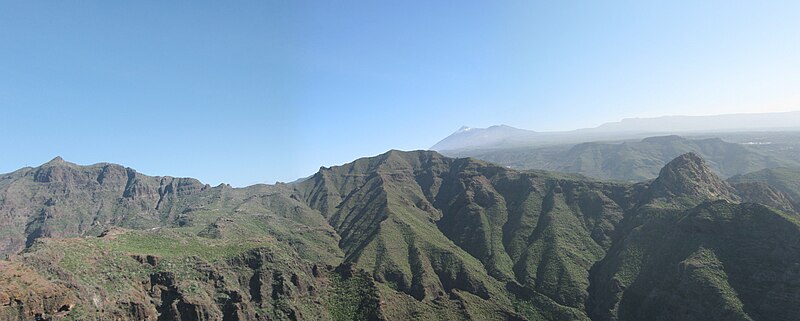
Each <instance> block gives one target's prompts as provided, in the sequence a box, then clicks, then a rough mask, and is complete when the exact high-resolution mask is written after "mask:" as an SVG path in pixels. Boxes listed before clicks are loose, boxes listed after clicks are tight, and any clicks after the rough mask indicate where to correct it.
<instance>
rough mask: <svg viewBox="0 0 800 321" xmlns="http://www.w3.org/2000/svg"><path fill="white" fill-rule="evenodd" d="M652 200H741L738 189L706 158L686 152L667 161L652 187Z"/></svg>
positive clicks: (650, 189)
mask: <svg viewBox="0 0 800 321" xmlns="http://www.w3.org/2000/svg"><path fill="white" fill-rule="evenodd" d="M649 191H650V196H651V199H657V198H664V199H667V200H675V199H677V198H683V199H690V200H716V199H724V200H728V201H738V199H739V198H738V196H736V193H735V191H734V189H733V188H732V187H731V186H730V185H729V184H728V183H726V182H725V181H724V180H722V179H721V178H720V177H719V176H717V174H716V173H714V171H712V170H711V168H710V167H709V166H708V163H706V161H705V160H703V158H701V157H700V156H698V155H697V154H695V153H686V154H683V155H681V156H678V157H677V158H675V159H673V160H672V161H670V162H669V163H667V165H666V166H664V168H662V169H661V172H660V173H659V174H658V178H656V179H655V181H653V183H652V184H651V185H650V188H649Z"/></svg>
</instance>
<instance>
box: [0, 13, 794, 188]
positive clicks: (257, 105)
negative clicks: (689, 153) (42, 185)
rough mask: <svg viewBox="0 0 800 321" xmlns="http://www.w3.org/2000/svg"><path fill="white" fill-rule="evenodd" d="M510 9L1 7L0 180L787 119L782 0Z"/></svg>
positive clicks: (250, 166)
mask: <svg viewBox="0 0 800 321" xmlns="http://www.w3.org/2000/svg"><path fill="white" fill-rule="evenodd" d="M645 2H646V3H647V4H645ZM504 3H505V5H498V2H495V1H478V2H468V1H457V2H456V1H393V2H392V3H389V1H349V2H344V1H288V0H282V1H252V2H246V1H236V5H234V4H233V2H223V1H214V2H210V1H209V2H204V1H128V2H123V1H41V2H33V1H5V0H0V122H2V123H0V135H2V136H1V137H2V139H0V150H2V157H0V172H9V171H12V170H14V169H16V168H19V167H22V166H26V165H30V166H36V165H39V164H41V163H43V162H45V161H47V160H49V159H51V158H53V157H54V156H55V155H61V156H63V157H64V158H65V159H67V160H69V161H72V162H76V163H79V164H90V163H96V162H102V161H107V162H115V163H121V164H123V165H126V166H130V167H133V168H136V169H137V170H139V171H141V172H143V173H145V174H151V175H174V176H191V177H197V178H200V179H201V180H203V181H205V182H207V183H211V184H216V183H219V182H228V183H231V184H234V185H238V186H242V185H247V184H252V183H257V182H273V181H275V180H279V181H290V180H293V179H295V178H298V177H301V176H306V175H309V174H312V173H313V172H315V171H316V170H317V169H318V167H319V166H320V165H325V166H329V165H334V164H340V163H344V162H347V161H350V160H353V159H355V158H357V157H360V156H367V155H375V154H379V153H382V152H384V151H386V150H388V149H391V148H396V149H404V150H410V149H424V148H428V147H430V146H431V145H433V144H434V143H436V142H437V141H438V140H439V139H441V138H443V137H445V136H447V135H448V134H450V133H451V132H453V131H455V130H456V129H458V128H459V127H460V126H461V125H469V126H473V127H486V126H490V125H493V124H508V125H511V126H515V127H520V128H526V129H532V130H563V129H574V128H578V127H591V126H596V125H599V124H600V123H603V122H607V121H615V120H619V119H621V118H624V117H636V116H639V117H641V116H659V115H674V114H687V115H704V114H719V113H730V112H758V111H788V110H797V109H800V108H798V105H800V5H798V3H797V2H796V1H786V2H767V1H747V2H738V1H702V3H698V1H626V2H614V3H610V2H606V1H602V2H601V1H586V2H582V1H538V2H537V1H518V2H511V1H509V2H504Z"/></svg>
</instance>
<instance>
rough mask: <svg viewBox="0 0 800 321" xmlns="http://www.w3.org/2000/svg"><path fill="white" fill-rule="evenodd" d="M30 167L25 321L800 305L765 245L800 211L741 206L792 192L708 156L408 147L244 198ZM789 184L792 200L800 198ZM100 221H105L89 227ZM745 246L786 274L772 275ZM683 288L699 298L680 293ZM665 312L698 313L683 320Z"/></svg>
mask: <svg viewBox="0 0 800 321" xmlns="http://www.w3.org/2000/svg"><path fill="white" fill-rule="evenodd" d="M15 173H17V174H15V175H10V174H5V175H0V217H4V218H6V219H8V218H15V219H16V220H17V221H19V220H21V219H23V218H24V219H25V220H27V223H30V222H33V224H16V225H5V224H4V225H3V226H4V227H5V228H6V230H5V231H4V232H3V233H0V235H6V234H8V228H10V227H15V228H16V229H17V232H16V233H32V234H34V235H33V240H34V241H33V242H30V244H24V245H22V246H23V247H25V250H24V251H23V252H21V253H17V254H12V255H11V257H10V260H8V261H0V263H2V264H4V266H6V267H7V269H6V270H5V271H0V280H10V281H8V282H7V283H6V285H5V287H3V286H0V301H2V302H11V303H10V304H8V305H4V306H0V316H2V317H4V318H5V319H10V320H22V319H25V318H29V317H32V316H33V315H35V314H41V315H43V316H46V317H48V318H54V319H58V318H60V317H64V318H74V319H84V320H100V319H107V318H109V317H113V318H119V319H142V320H161V319H181V320H208V319H224V320H267V319H270V320H273V319H279V320H280V319H285V320H292V319H332V320H348V319H363V320H395V319H409V318H421V319H445V320H464V319H476V320H477V319H490V320H491V319H506V320H508V319H510V320H540V319H544V320H563V319H569V320H636V319H642V318H644V319H654V318H662V319H665V320H679V319H687V318H689V319H691V318H692V317H694V318H698V317H702V316H707V315H718V316H720V317H723V318H727V317H730V318H741V319H752V320H766V319H780V318H783V317H785V316H787V315H789V314H787V313H791V312H792V311H794V310H792V308H791V304H792V302H793V301H791V300H789V299H785V298H791V297H792V296H793V295H797V296H800V287H794V286H793V285H791V284H788V285H787V286H785V287H783V288H781V287H779V286H778V285H779V284H781V282H785V281H783V280H788V279H787V278H789V277H790V275H792V274H791V273H794V272H792V271H793V270H792V269H793V268H792V267H791V266H789V265H785V264H782V263H777V262H779V261H780V260H789V261H791V260H794V259H797V258H800V251H796V249H794V248H787V249H785V251H784V254H783V256H782V257H781V258H779V259H776V258H772V257H765V255H769V253H770V252H769V251H765V250H764V249H763V248H764V246H774V245H773V244H783V243H785V244H794V243H791V242H793V241H792V240H795V239H800V223H799V222H798V219H797V215H798V214H796V213H795V212H783V210H782V209H775V208H773V207H767V206H763V205H755V204H749V203H739V195H738V193H739V192H740V188H748V189H747V191H749V194H748V195H749V196H747V197H744V199H747V200H750V201H759V200H761V199H764V200H769V199H774V200H777V199H779V198H775V197H774V196H775V195H777V194H775V193H767V192H763V191H760V190H758V189H757V188H760V187H753V186H745V187H738V186H739V185H737V184H740V183H743V182H745V179H740V180H739V181H735V182H734V183H733V184H731V183H728V182H725V181H724V180H722V179H721V178H719V177H718V175H717V174H716V173H714V172H713V170H712V169H711V168H710V167H709V165H708V164H707V163H706V162H705V161H704V160H703V159H701V158H700V157H699V156H698V155H695V154H684V155H681V156H679V157H677V158H676V159H674V160H673V161H672V162H670V163H668V164H667V166H665V167H664V169H663V170H662V173H661V175H659V177H658V178H656V179H655V180H652V181H646V182H642V183H636V184H633V183H625V182H609V181H602V180H596V179H591V178H587V177H583V176H580V175H574V174H562V173H555V172H547V171H537V170H534V171H516V170H512V169H508V168H505V167H503V166H498V165H495V164H491V163H488V162H485V161H481V160H477V159H470V158H449V157H445V156H443V155H441V154H439V153H436V152H433V151H412V152H403V151H396V150H392V151H388V152H386V153H384V154H381V155H377V156H374V157H366V158H361V159H358V160H355V161H353V162H351V163H347V164H344V165H341V166H333V167H327V168H326V167H323V168H321V169H320V170H319V171H318V172H317V173H316V174H314V175H312V176H311V177H309V178H308V179H306V180H303V181H299V182H295V183H292V184H277V185H254V186H249V187H245V188H231V187H227V186H225V185H220V186H218V187H210V186H208V185H202V183H200V182H199V181H197V182H195V181H192V180H190V179H186V181H180V180H176V179H173V178H163V177H162V178H153V177H148V176H144V175H141V174H137V173H136V172H135V171H133V170H131V169H126V168H125V167H122V166H118V165H110V164H106V165H102V166H99V165H91V166H78V165H75V167H74V168H71V167H70V166H69V165H64V164H62V165H56V166H49V165H48V166H45V165H43V166H40V167H37V168H31V169H27V170H24V171H21V172H20V171H18V172H15ZM37 173H38V174H37ZM131 173H132V174H131ZM129 175H131V176H129ZM10 176H13V177H12V178H15V179H8V178H7V177H10ZM763 176H768V177H772V176H769V175H762V174H754V175H753V176H752V177H751V176H748V177H747V178H746V183H752V182H762V181H763V179H762V177H763ZM759 186H760V185H759ZM776 186H777V185H776ZM781 186H783V185H781ZM790 186H791V185H785V187H781V189H775V190H774V191H773V192H776V193H777V192H780V193H783V194H782V195H787V196H786V197H789V196H788V195H794V194H787V193H790V192H791V191H792V189H791V187H790ZM9 187H13V188H9ZM9 191H11V193H10V192H9ZM23 191H28V192H24V193H23ZM29 191H35V192H33V193H31V192H29ZM66 191H69V193H66ZM126 191H129V192H127V193H126ZM14 195H16V196H20V195H23V196H25V197H23V198H19V197H17V198H14V197H10V196H14ZM156 196H158V197H156ZM83 197H85V198H83ZM157 198H159V199H161V200H160V201H159V200H158V199H157ZM9 204H11V205H13V206H10V205H9ZM48 204H49V205H48ZM76 204H79V205H80V206H78V205H76ZM92 204H96V205H92ZM112 204H113V206H112ZM158 204H162V205H161V206H159V205H158ZM68 205H69V206H75V207H74V209H75V210H71V209H72V208H71V207H69V206H68ZM96 206H99V207H96ZM12 208H13V209H15V210H14V211H13V212H11V211H7V210H8V209H12ZM97 208H99V210H96V209H97ZM86 209H90V210H88V211H87V210H86ZM76 210H77V211H76ZM23 213H32V214H28V215H21V214H23ZM74 213H78V214H74ZM91 213H94V214H91ZM33 214H35V215H33ZM90 214H91V215H90ZM131 218H139V219H138V220H131ZM87 221H96V222H100V223H98V225H97V227H96V228H95V229H94V230H92V229H87V228H83V229H81V228H80V226H82V225H81V224H85V223H81V222H87ZM133 222H139V224H132V223H133ZM748 225H750V226H754V227H757V228H754V229H747V228H744V226H748ZM31 226H32V227H35V228H33V229H30V228H29V227H31ZM101 227H102V228H101ZM37 229H38V230H42V231H49V232H48V233H38V234H37V233H36V231H37ZM100 230H103V231H100ZM733 230H735V231H736V232H735V233H734V232H732V231H733ZM736 233H739V234H741V235H742V237H741V239H740V240H738V241H735V242H733V241H730V240H727V238H729V237H732V235H735V234H736ZM717 234H719V235H723V236H724V238H723V237H720V238H718V237H716V236H715V235H717ZM675 235H679V236H680V237H677V236H675ZM98 236H99V237H98ZM663 238H669V239H670V240H671V241H670V242H666V243H665V242H663V241H661V240H662V239H663ZM760 239H765V240H768V241H765V243H762V242H761V241H759V240H760ZM0 240H2V239H0ZM726 240H727V241H726ZM4 242H8V240H7V239H6V240H5V241H4ZM728 243H730V244H734V245H735V246H737V247H738V248H748V249H749V248H752V249H758V250H754V251H752V252H748V253H749V254H748V255H750V256H751V257H754V258H758V259H759V260H764V262H776V263H774V264H773V265H774V266H770V267H760V266H759V265H754V264H753V263H751V262H750V261H748V260H743V259H742V258H740V257H737V256H735V255H732V253H735V252H733V250H732V249H731V247H730V246H729V245H728ZM7 248H8V247H7ZM776 260H778V261H776ZM83 262H93V263H92V264H89V265H86V264H84V263H83ZM728 266H741V268H738V269H735V270H731V269H729V268H728ZM667 267H681V269H683V270H685V271H690V272H687V273H689V274H677V275H676V274H674V273H673V272H671V271H673V269H672V268H669V269H667ZM698 267H701V268H699V269H698ZM703 267H705V268H703ZM664 269H667V270H664ZM687 269H688V270H687ZM759 269H765V270H767V271H770V273H771V274H769V275H768V276H763V275H760V274H759V273H758V271H759ZM675 270H680V269H677V268H676V269H675ZM12 271H16V272H12ZM691 271H699V272H691ZM8 273H18V274H19V273H22V274H24V275H26V278H24V279H14V278H13V277H12V275H11V274H8ZM692 273H694V274H692ZM697 273H700V274H697ZM708 273H711V274H708ZM662 274H663V275H670V279H668V280H664V281H659V282H654V280H657V279H658V278H657V277H656V276H658V275H662ZM709 275H711V276H713V275H722V276H730V279H729V281H727V282H718V281H717V279H716V278H712V277H710V276H709ZM693 280H694V281H693ZM759 280H760V281H759ZM675 282H677V283H675ZM757 282H766V283H765V284H772V286H773V287H772V288H770V289H762V288H758V287H752V285H753V284H758V283H757ZM34 284H36V287H35V288H36V289H38V290H35V291H34V290H22V289H25V288H31V285H34ZM64 284H66V285H68V286H67V287H63V285H64ZM676 286H677V287H678V288H679V289H681V290H680V291H683V292H681V293H684V294H683V295H684V296H685V298H674V297H670V296H668V295H666V294H665V293H669V291H668V289H671V288H674V287H676ZM30 291H33V292H30ZM653 291H655V292H653ZM665 291H666V292H665ZM715 291H723V292H720V293H735V292H737V291H742V293H744V294H743V295H742V296H738V295H727V294H726V295H725V296H719V295H716V294H713V293H717V292H715ZM731 291H733V292H731ZM44 293H49V294H47V296H46V297H47V298H50V299H46V300H44V301H43V299H42V298H43V297H44V296H43V295H44ZM647 293H652V294H650V295H648V294H647ZM708 293H712V294H708ZM98 295H101V296H100V297H102V299H95V298H96V297H97V296H98ZM213 298H218V300H217V299H213ZM757 298H764V299H757ZM770 299H774V300H772V301H773V302H775V303H774V306H769V305H765V304H767V303H766V302H769V301H770ZM15 300H17V301H15ZM709 300H710V301H709ZM714 300H719V301H714ZM653 302H663V303H664V306H669V307H675V308H677V307H689V308H683V310H681V311H683V312H682V313H683V314H681V315H670V314H669V313H668V312H667V311H668V310H664V309H662V308H659V307H658V306H656V305H654V303H653ZM691 302H699V303H702V304H694V305H692V304H689V303H691ZM703 302H707V303H708V304H705V303H703ZM714 302H720V303H714ZM101 306H102V308H100V307H101ZM737 306H739V307H741V306H744V307H745V308H744V309H742V308H736V307H737ZM720 307H732V308H733V310H730V311H732V312H730V311H729V312H726V313H719V311H718V310H717V309H719V308H720ZM753 309H755V310H753ZM59 310H61V311H59ZM709 313H711V314H709ZM59 316H60V317H59ZM670 316H671V317H670Z"/></svg>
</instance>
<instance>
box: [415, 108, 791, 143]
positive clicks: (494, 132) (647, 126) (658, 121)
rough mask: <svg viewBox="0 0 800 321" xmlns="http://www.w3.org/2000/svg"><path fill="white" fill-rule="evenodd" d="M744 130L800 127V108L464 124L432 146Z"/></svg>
mask: <svg viewBox="0 0 800 321" xmlns="http://www.w3.org/2000/svg"><path fill="white" fill-rule="evenodd" d="M742 131H800V111H792V112H780V113H753V114H729V115H717V116H664V117H656V118H629V119H623V120H622V121H619V122H613V123H606V124H603V125H600V126H598V127H595V128H584V129H577V130H572V131H560V132H558V131H557V132H535V131H530V130H524V129H518V128H513V127H510V126H505V125H499V126H491V127H489V128H469V127H462V128H461V129H459V130H458V131H456V132H455V133H453V134H451V135H450V136H448V137H446V138H444V139H442V140H441V141H440V142H438V143H436V144H435V145H433V146H432V147H431V150H436V151H444V152H446V151H459V150H474V149H502V148H515V147H528V146H541V145H553V144H566V143H579V142H587V141H600V140H622V139H635V138H644V137H647V136H656V135H686V134H691V135H697V134H701V133H725V132H742Z"/></svg>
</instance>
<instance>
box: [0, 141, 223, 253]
mask: <svg viewBox="0 0 800 321" xmlns="http://www.w3.org/2000/svg"><path fill="white" fill-rule="evenodd" d="M207 188H208V186H207V185H203V184H202V183H200V182H199V181H197V180H195V179H189V178H173V177H149V176H145V175H142V174H139V173H137V172H136V171H134V170H133V169H130V168H124V167H122V166H119V165H114V164H97V165H92V166H78V165H75V164H72V163H68V162H66V161H64V160H62V159H61V158H60V157H57V158H55V159H53V160H52V161H50V162H47V163H45V164H44V165H42V166H40V167H36V168H26V169H22V170H19V171H16V172H14V173H10V174H6V175H3V177H2V178H0V254H11V253H15V252H18V251H19V250H21V249H22V248H24V247H26V246H30V245H32V244H33V242H34V241H35V240H36V239H38V238H41V237H74V236H82V235H98V234H99V233H100V232H102V231H103V230H105V229H107V228H108V227H110V226H124V227H131V228H151V227H156V226H162V225H164V224H168V222H170V220H171V219H173V218H174V216H175V215H177V214H178V213H179V212H178V209H176V207H178V204H179V203H180V202H181V201H182V200H184V199H185V198H186V197H188V196H190V195H193V194H196V193H198V192H200V191H203V190H205V189H207Z"/></svg>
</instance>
